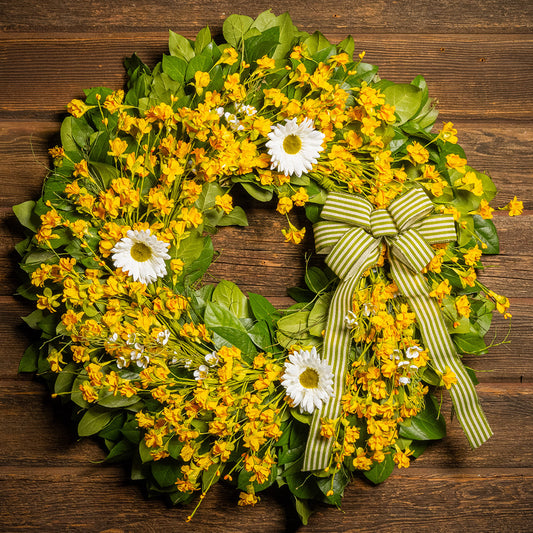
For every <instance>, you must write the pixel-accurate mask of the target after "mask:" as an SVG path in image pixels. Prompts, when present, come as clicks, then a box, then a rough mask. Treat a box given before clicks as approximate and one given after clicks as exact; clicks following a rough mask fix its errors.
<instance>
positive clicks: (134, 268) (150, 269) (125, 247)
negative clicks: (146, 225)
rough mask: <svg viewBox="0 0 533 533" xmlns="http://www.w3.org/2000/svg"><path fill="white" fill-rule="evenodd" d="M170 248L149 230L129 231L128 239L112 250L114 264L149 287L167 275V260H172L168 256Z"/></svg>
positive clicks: (125, 238)
mask: <svg viewBox="0 0 533 533" xmlns="http://www.w3.org/2000/svg"><path fill="white" fill-rule="evenodd" d="M169 246H170V245H169V244H168V243H167V242H163V241H160V240H158V239H157V237H155V235H152V234H151V233H150V230H148V229H147V230H129V231H128V233H126V237H123V238H122V239H120V241H118V242H117V244H115V246H114V247H113V248H111V251H112V252H113V256H112V259H113V264H114V265H115V267H116V268H119V267H120V268H122V270H124V272H127V273H128V274H129V275H130V276H131V277H132V278H133V280H134V281H140V282H141V283H145V284H146V285H148V284H150V283H152V282H153V281H155V280H156V279H157V278H161V277H163V276H164V275H165V274H166V273H167V267H166V265H165V259H170V256H169V255H168V254H167V250H168V248H169Z"/></svg>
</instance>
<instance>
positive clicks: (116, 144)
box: [107, 137, 128, 157]
mask: <svg viewBox="0 0 533 533" xmlns="http://www.w3.org/2000/svg"><path fill="white" fill-rule="evenodd" d="M109 147H110V148H111V151H109V152H107V155H112V156H114V157H120V156H121V155H122V154H123V153H124V152H125V151H126V149H127V148H128V143H127V142H126V141H123V140H122V139H120V138H119V137H116V138H115V139H113V140H112V141H109Z"/></svg>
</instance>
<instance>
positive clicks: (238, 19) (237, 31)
mask: <svg viewBox="0 0 533 533" xmlns="http://www.w3.org/2000/svg"><path fill="white" fill-rule="evenodd" d="M253 22H254V19H253V18H251V17H247V16H245V15H230V16H229V17H228V18H227V19H226V20H225V21H224V24H223V25H222V34H223V35H224V39H226V42H228V43H229V44H231V45H232V46H234V47H237V46H238V45H239V43H240V41H241V40H242V38H243V37H244V34H245V33H246V32H247V31H248V30H249V29H250V26H252V24H253Z"/></svg>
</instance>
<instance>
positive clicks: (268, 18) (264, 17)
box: [251, 9, 278, 32]
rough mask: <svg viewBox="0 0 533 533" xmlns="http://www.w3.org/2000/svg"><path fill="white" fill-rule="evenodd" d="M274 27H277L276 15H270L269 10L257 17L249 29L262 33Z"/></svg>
mask: <svg viewBox="0 0 533 533" xmlns="http://www.w3.org/2000/svg"><path fill="white" fill-rule="evenodd" d="M276 25H278V24H277V17H276V15H274V13H272V11H271V10H270V9H268V10H267V11H263V12H262V13H260V14H259V15H258V16H257V18H256V19H255V21H254V23H253V24H252V26H251V27H252V28H256V29H258V30H259V31H260V32H263V31H265V30H268V28H272V27H273V26H276Z"/></svg>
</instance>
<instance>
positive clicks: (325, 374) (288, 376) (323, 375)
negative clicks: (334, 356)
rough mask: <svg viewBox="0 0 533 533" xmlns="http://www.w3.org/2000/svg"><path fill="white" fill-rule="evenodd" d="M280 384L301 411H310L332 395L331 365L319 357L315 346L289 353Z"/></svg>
mask: <svg viewBox="0 0 533 533" xmlns="http://www.w3.org/2000/svg"><path fill="white" fill-rule="evenodd" d="M281 384H282V385H283V387H285V390H286V391H287V396H289V398H291V400H292V405H293V406H294V407H298V406H299V407H300V411H301V412H306V413H312V412H313V411H314V410H315V409H320V407H321V406H322V404H323V403H325V402H327V401H328V399H329V398H330V397H331V396H333V373H332V371H331V367H330V366H329V365H328V364H327V363H326V362H325V361H322V360H321V359H320V356H319V355H318V353H317V351H316V348H315V347H313V348H312V349H311V350H310V351H308V350H299V351H297V352H293V353H292V354H291V355H289V360H288V361H286V362H285V372H284V374H283V376H282V378H281Z"/></svg>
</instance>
